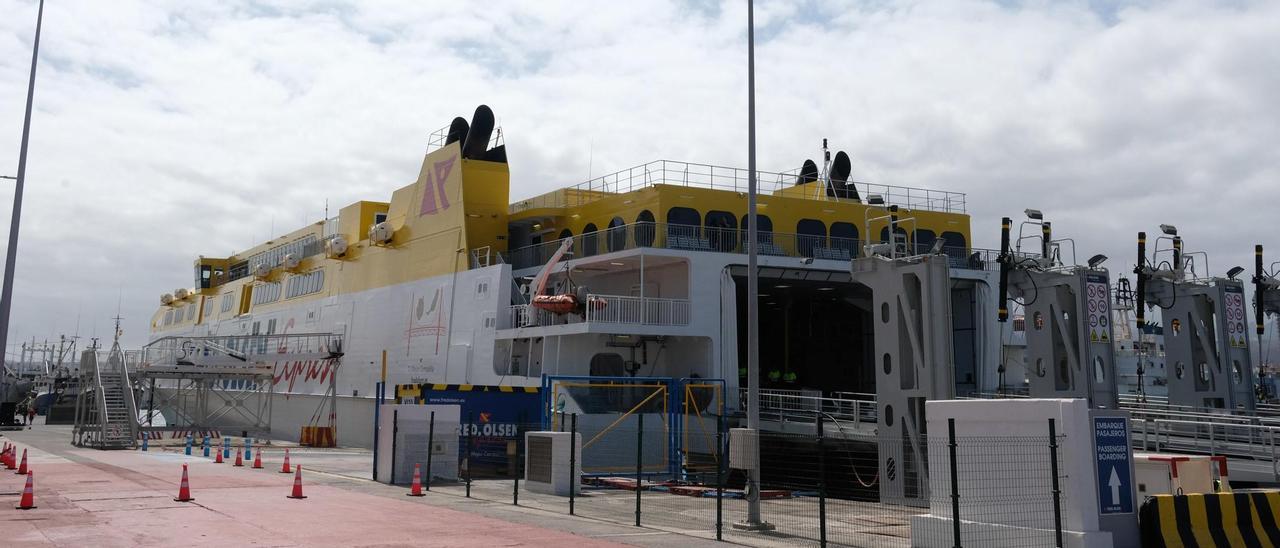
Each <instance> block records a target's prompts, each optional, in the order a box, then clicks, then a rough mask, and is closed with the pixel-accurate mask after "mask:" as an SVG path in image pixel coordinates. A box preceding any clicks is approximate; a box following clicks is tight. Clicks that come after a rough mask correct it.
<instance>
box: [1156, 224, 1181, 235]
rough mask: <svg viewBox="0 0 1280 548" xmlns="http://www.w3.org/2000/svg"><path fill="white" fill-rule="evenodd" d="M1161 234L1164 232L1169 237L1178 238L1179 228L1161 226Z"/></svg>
mask: <svg viewBox="0 0 1280 548" xmlns="http://www.w3.org/2000/svg"><path fill="white" fill-rule="evenodd" d="M1160 232H1163V233H1165V234H1167V235H1169V236H1177V235H1178V227H1176V226H1173V225H1160Z"/></svg>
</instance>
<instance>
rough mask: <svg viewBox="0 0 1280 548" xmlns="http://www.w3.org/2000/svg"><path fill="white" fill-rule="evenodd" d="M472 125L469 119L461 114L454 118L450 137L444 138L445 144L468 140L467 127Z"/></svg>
mask: <svg viewBox="0 0 1280 548" xmlns="http://www.w3.org/2000/svg"><path fill="white" fill-rule="evenodd" d="M470 127H471V126H469V125H467V119H466V118H463V117H461V116H459V117H457V118H454V119H453V123H452V124H449V137H448V138H446V139H445V140H444V144H446V145H447V144H450V143H457V142H463V143H465V142H467V129H468V128H470Z"/></svg>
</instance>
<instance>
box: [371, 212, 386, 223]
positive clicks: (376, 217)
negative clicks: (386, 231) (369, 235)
mask: <svg viewBox="0 0 1280 548" xmlns="http://www.w3.org/2000/svg"><path fill="white" fill-rule="evenodd" d="M386 220H387V214H386V213H374V214H373V224H375V225H376V224H378V223H382V222H386Z"/></svg>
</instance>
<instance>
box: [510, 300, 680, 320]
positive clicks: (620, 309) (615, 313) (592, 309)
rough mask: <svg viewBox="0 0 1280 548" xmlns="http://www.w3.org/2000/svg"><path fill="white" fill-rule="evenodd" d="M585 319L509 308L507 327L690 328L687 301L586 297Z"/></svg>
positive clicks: (522, 307)
mask: <svg viewBox="0 0 1280 548" xmlns="http://www.w3.org/2000/svg"><path fill="white" fill-rule="evenodd" d="M585 308H586V318H583V317H582V316H580V315H578V314H552V313H550V312H547V311H546V310H541V309H538V308H534V307H533V306H531V305H527V304H517V305H512V306H509V307H507V323H506V327H508V328H519V327H533V326H547V325H564V324H572V323H582V322H584V321H585V322H587V323H592V322H595V323H616V324H633V325H656V326H684V325H689V300H688V299H663V298H655V297H643V298H642V297H629V296H624V295H595V294H592V295H587V302H586V305H585Z"/></svg>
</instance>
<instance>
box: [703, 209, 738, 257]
mask: <svg viewBox="0 0 1280 548" xmlns="http://www.w3.org/2000/svg"><path fill="white" fill-rule="evenodd" d="M706 227H707V240H708V242H710V244H711V249H714V250H716V251H725V252H731V251H733V250H734V249H737V247H738V218H737V217H735V216H734V215H733V214H732V213H729V212H728V211H714V210H712V211H708V212H707V218H706Z"/></svg>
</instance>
